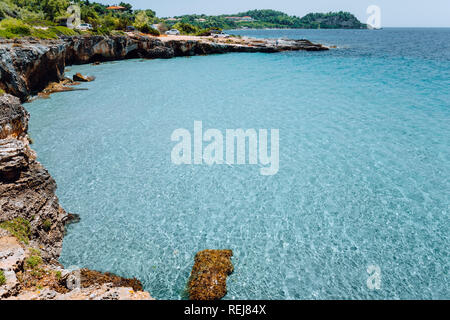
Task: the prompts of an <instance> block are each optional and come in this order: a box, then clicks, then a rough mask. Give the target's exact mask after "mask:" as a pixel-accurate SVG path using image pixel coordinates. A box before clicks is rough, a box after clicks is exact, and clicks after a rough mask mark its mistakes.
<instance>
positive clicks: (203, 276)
mask: <svg viewBox="0 0 450 320" xmlns="http://www.w3.org/2000/svg"><path fill="white" fill-rule="evenodd" d="M232 256H233V251H231V250H204V251H200V252H198V253H197V254H196V255H195V262H194V266H193V267H192V271H191V276H190V278H189V283H188V292H189V299H190V300H219V299H221V298H223V297H224V296H225V295H226V294H227V277H228V276H229V275H230V274H231V273H232V272H233V269H234V267H233V264H232V263H231V257H232Z"/></svg>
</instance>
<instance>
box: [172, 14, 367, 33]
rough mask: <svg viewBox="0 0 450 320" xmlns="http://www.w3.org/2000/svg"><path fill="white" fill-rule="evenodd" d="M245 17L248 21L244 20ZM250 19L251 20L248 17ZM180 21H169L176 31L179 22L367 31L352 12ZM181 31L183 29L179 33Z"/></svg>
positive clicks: (204, 25) (183, 18)
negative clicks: (300, 16)
mask: <svg viewBox="0 0 450 320" xmlns="http://www.w3.org/2000/svg"><path fill="white" fill-rule="evenodd" d="M244 17H245V18H244ZM248 17H250V18H248ZM175 18H176V19H177V20H176V21H170V20H169V21H167V20H166V23H168V24H169V26H171V27H173V28H176V24H178V23H187V24H191V25H192V26H194V27H197V28H200V29H207V28H221V29H236V28H253V29H260V28H302V29H319V28H322V29H338V28H343V29H366V28H367V25H365V24H363V23H361V22H360V21H359V20H358V19H357V18H356V17H355V16H354V15H353V14H351V13H349V12H342V11H340V12H329V13H310V14H308V15H306V16H304V17H303V18H299V17H296V16H289V15H288V14H286V13H284V12H280V11H275V10H250V11H246V12H241V13H238V14H233V15H220V16H207V15H184V16H178V17H175ZM179 31H180V32H181V30H179Z"/></svg>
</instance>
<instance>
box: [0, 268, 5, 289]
mask: <svg viewBox="0 0 450 320" xmlns="http://www.w3.org/2000/svg"><path fill="white" fill-rule="evenodd" d="M5 283H6V277H5V273H4V272H3V270H0V286H2V285H4V284H5Z"/></svg>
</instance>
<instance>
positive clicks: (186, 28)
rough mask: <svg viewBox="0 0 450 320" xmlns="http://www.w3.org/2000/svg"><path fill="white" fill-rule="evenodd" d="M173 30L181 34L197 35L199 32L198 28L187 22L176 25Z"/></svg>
mask: <svg viewBox="0 0 450 320" xmlns="http://www.w3.org/2000/svg"><path fill="white" fill-rule="evenodd" d="M172 29H177V30H178V31H180V33H181V34H196V33H197V32H198V31H199V29H198V28H197V27H196V26H194V25H192V24H189V23H185V22H177V23H175V24H174V25H173V27H172Z"/></svg>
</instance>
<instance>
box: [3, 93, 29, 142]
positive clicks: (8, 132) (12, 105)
mask: <svg viewBox="0 0 450 320" xmlns="http://www.w3.org/2000/svg"><path fill="white" fill-rule="evenodd" d="M29 118H30V115H29V113H28V112H27V111H26V110H25V109H24V108H23V107H22V105H21V104H20V100H19V99H18V98H17V97H14V96H12V95H9V94H5V95H3V96H0V139H6V138H21V137H23V136H24V135H25V134H26V132H27V130H28V120H29Z"/></svg>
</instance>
